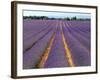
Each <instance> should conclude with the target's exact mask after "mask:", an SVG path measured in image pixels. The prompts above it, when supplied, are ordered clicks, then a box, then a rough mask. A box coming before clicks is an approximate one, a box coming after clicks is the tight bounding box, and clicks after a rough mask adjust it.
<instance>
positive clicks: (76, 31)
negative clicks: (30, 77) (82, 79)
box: [23, 19, 91, 69]
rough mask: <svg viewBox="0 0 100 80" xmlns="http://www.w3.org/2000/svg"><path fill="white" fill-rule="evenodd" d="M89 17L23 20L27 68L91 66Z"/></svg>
mask: <svg viewBox="0 0 100 80" xmlns="http://www.w3.org/2000/svg"><path fill="white" fill-rule="evenodd" d="M90 30H91V25H90V21H89V20H34V19H24V20H23V69H34V68H59V67H78V66H90V65H91V52H90V51H91V43H90V42H91V31H90Z"/></svg>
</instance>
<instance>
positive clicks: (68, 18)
mask: <svg viewBox="0 0 100 80" xmlns="http://www.w3.org/2000/svg"><path fill="white" fill-rule="evenodd" d="M23 19H36V20H40V19H42V20H90V19H89V18H84V19H83V18H77V17H76V16H74V17H65V18H54V17H52V18H50V17H47V16H23Z"/></svg>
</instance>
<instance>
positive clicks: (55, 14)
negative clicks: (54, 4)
mask: <svg viewBox="0 0 100 80" xmlns="http://www.w3.org/2000/svg"><path fill="white" fill-rule="evenodd" d="M23 16H48V17H50V18H51V17H55V18H64V17H74V16H76V17H77V18H91V14H89V13H76V12H53V11H35V10H34V11H31V10H24V11H23Z"/></svg>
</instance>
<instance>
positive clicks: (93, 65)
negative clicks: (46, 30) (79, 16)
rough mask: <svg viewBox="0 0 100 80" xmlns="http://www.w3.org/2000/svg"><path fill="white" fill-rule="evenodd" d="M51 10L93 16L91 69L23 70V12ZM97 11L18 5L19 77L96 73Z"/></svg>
mask: <svg viewBox="0 0 100 80" xmlns="http://www.w3.org/2000/svg"><path fill="white" fill-rule="evenodd" d="M23 9H27V10H47V11H48V10H49V11H67V12H86V13H90V14H91V66H89V67H71V68H52V69H29V70H23V61H22V60H23V59H22V58H23V54H22V53H23V23H22V21H23V18H22V10H23ZM95 14H96V10H95V9H92V8H78V7H77V8H76V7H75V8H74V7H59V6H44V5H27V4H18V5H17V43H18V44H17V52H18V53H17V76H30V75H48V74H63V73H77V72H91V71H96V70H95V69H96V63H95V62H96V61H95V60H96V59H95V58H96V55H95V54H96V53H95V52H96V43H95V41H96V32H95V31H96V28H95V27H96V26H95V24H96V20H95V17H96V16H95Z"/></svg>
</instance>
